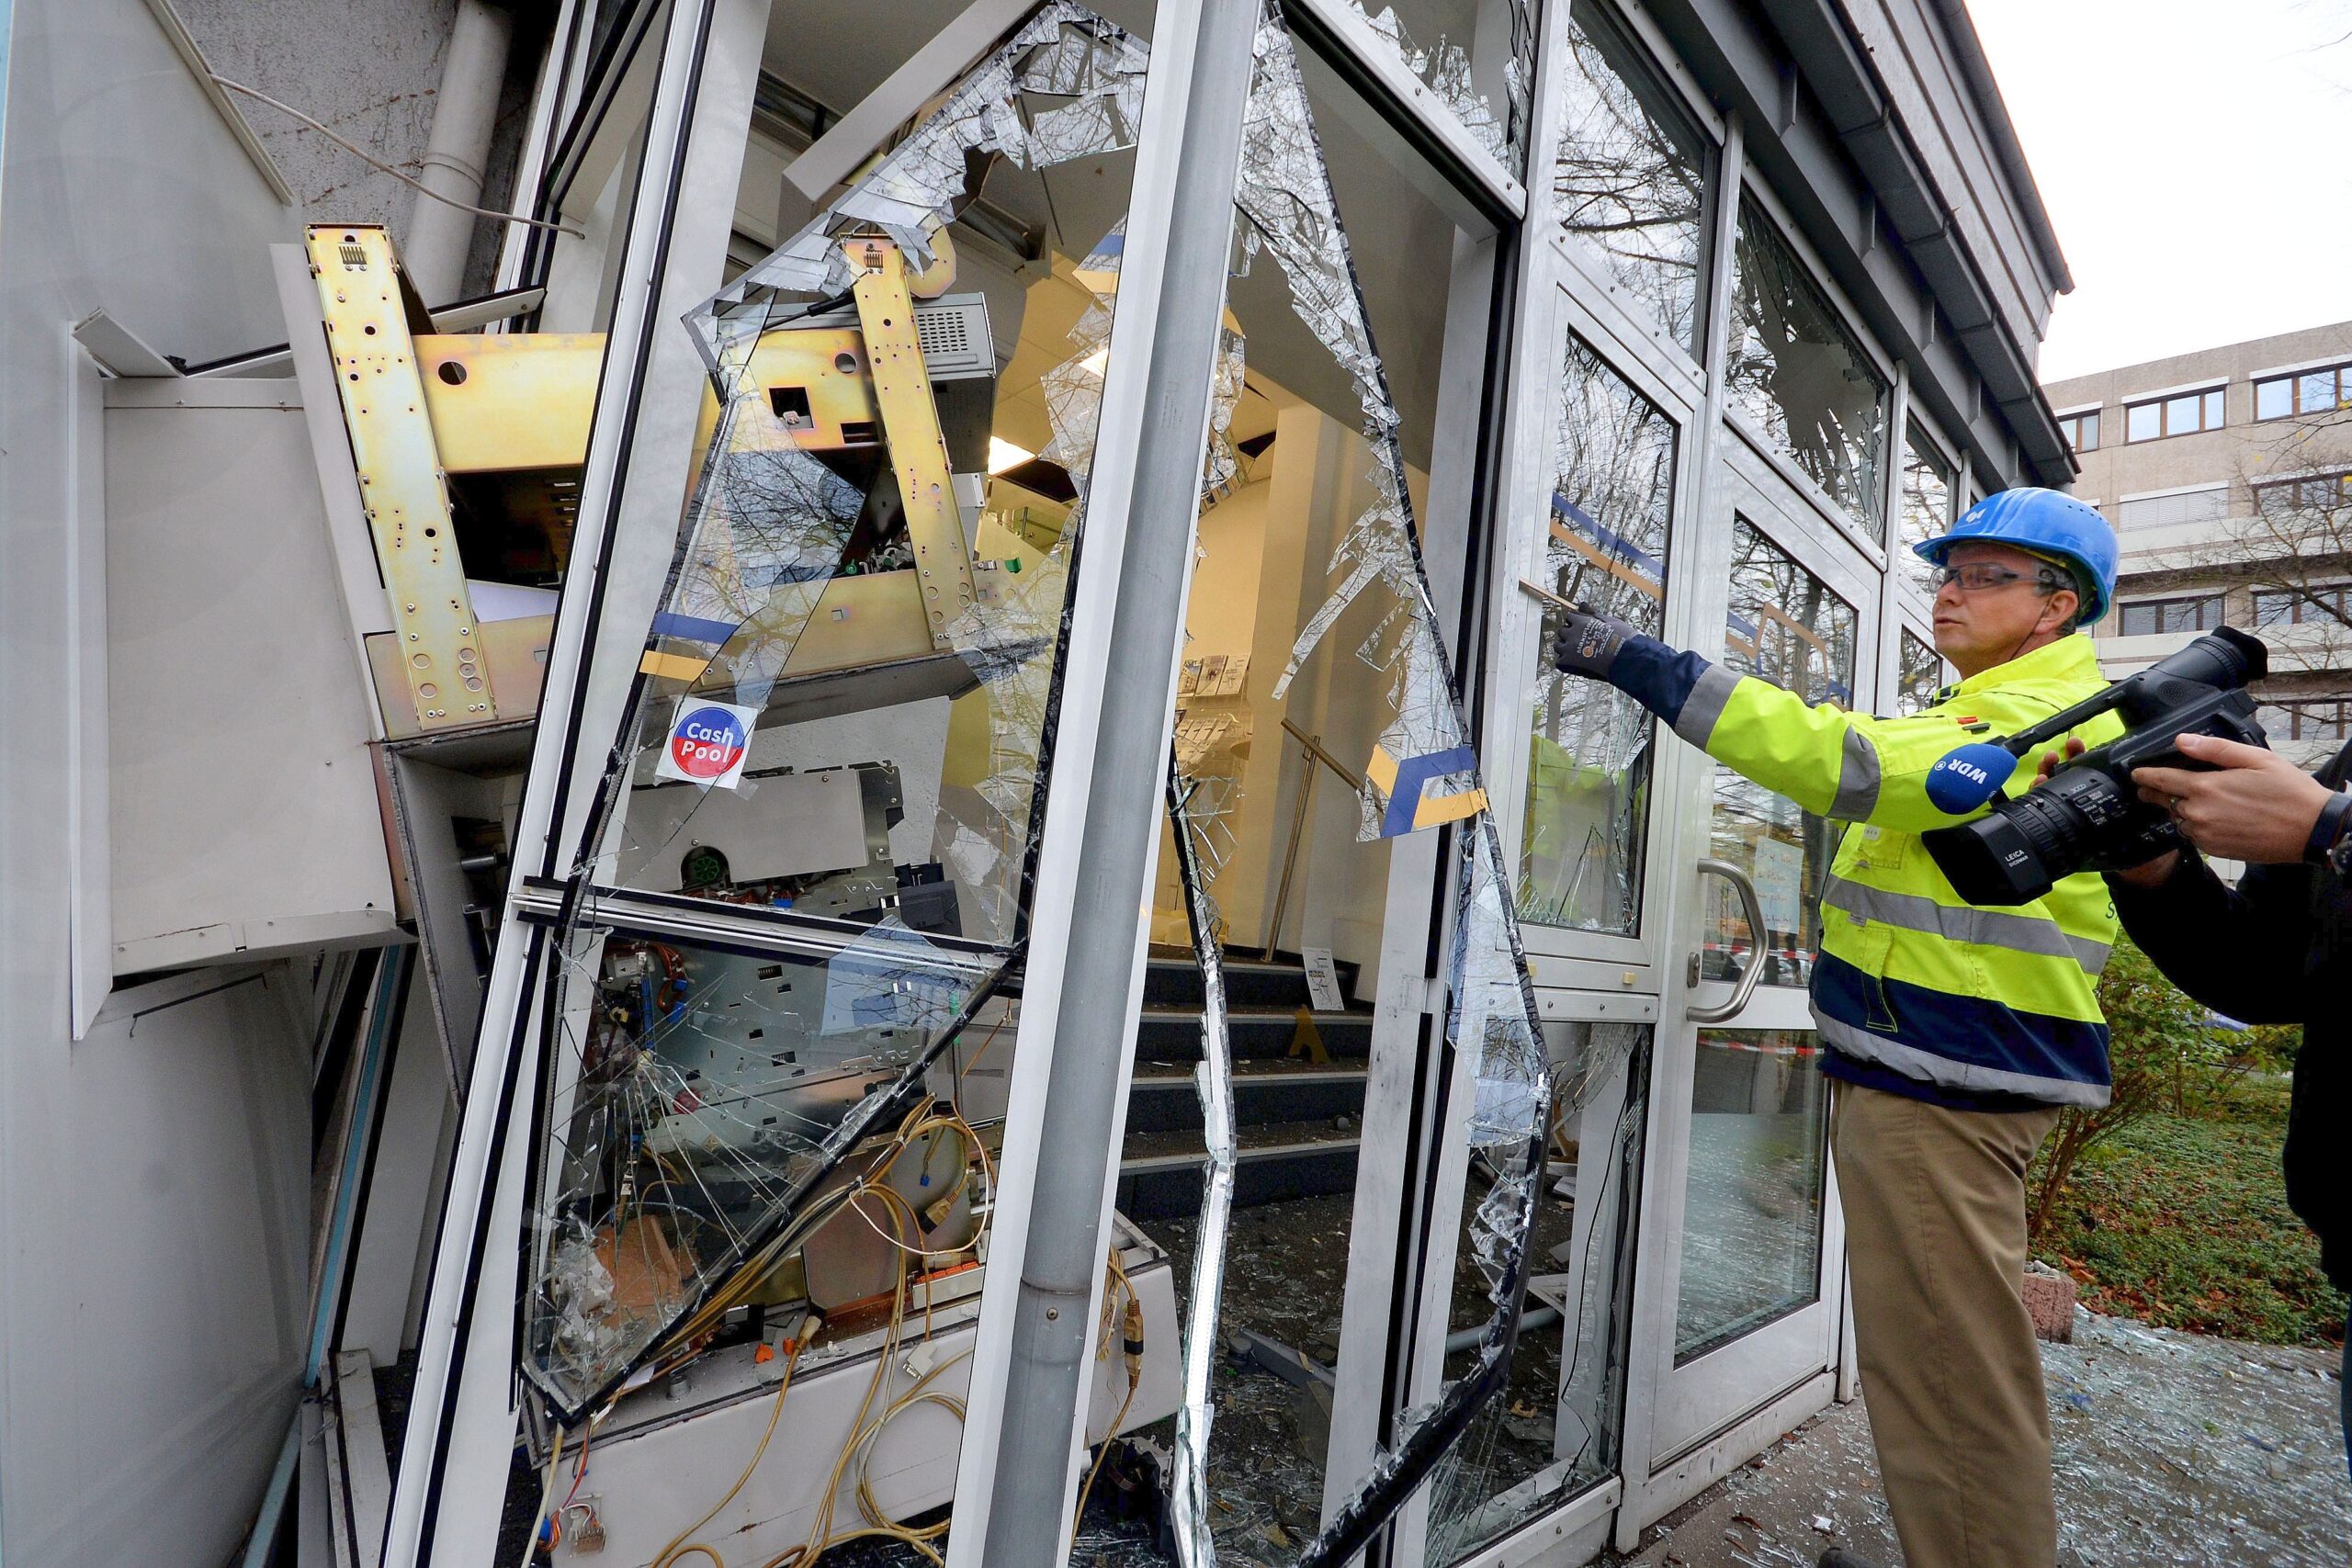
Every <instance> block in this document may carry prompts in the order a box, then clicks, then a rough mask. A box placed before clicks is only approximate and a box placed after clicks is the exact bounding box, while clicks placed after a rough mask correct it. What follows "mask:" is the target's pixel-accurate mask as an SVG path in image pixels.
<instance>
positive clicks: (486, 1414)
mask: <svg viewBox="0 0 2352 1568" xmlns="http://www.w3.org/2000/svg"><path fill="white" fill-rule="evenodd" d="M767 9H768V7H767V0H673V6H672V8H671V9H670V10H669V12H668V14H667V17H666V19H665V22H664V24H663V26H662V29H661V32H660V36H659V40H658V48H659V50H660V54H659V56H658V71H657V74H656V81H655V84H654V87H653V96H652V101H651V103H650V107H649V113H648V120H647V140H646V145H647V149H648V155H647V156H646V157H645V158H644V159H643V160H642V162H641V163H640V164H639V168H638V171H637V175H636V179H637V190H636V193H635V199H634V200H633V201H632V202H631V204H630V209H629V218H628V228H627V230H626V231H625V234H624V237H623V240H622V254H623V258H624V264H623V265H622V267H621V269H620V273H619V279H620V283H619V293H618V296H617V298H616V303H615V310H614V314H613V322H612V329H611V331H610V333H608V334H607V336H606V342H605V369H604V374H603V377H602V380H601V384H600V388H599V391H598V396H597V402H596V411H595V414H594V421H593V423H592V424H591V428H590V435H589V443H588V460H587V466H586V468H585V470H584V472H583V474H582V483H581V491H580V494H581V503H580V511H579V514H578V523H577V528H578V532H577V535H576V538H575V548H574V553H573V557H572V561H571V570H570V572H569V574H568V575H567V579H566V582H565V588H564V593H563V596H562V599H561V601H560V604H559V606H558V611H557V616H556V626H555V635H554V639H553V643H552V645H551V647H550V649H549V651H548V672H547V679H546V682H545V688H544V691H545V694H544V697H543V701H542V704H541V708H540V719H539V724H538V728H537V734H536V735H535V737H534V740H533V749H532V761H531V769H530V773H529V775H528V778H527V780H526V785H525V790H524V797H523V804H522V809H521V813H520V817H519V820H518V823H517V827H516V830H515V836H514V840H513V845H514V848H513V860H514V863H515V867H516V869H517V871H518V872H527V871H538V872H541V873H548V872H552V871H555V870H557V869H558V868H559V867H560V866H565V865H566V863H567V850H568V849H569V848H570V847H571V846H572V845H574V844H575V843H576V841H577V839H578V836H579V829H578V823H579V821H580V820H581V818H582V817H583V816H585V815H586V812H587V807H588V802H589V800H590V799H591V798H592V797H593V796H594V794H595V785H596V784H597V783H598V781H599V780H600V779H601V776H602V772H603V769H602V766H601V760H602V759H603V758H604V757H605V753H606V752H607V750H609V739H610V737H611V735H612V734H613V733H614V731H615V729H616V727H617V726H618V724H619V723H620V719H621V715H622V713H623V711H624V710H625V708H626V705H627V701H628V684H629V677H630V675H631V673H633V671H634V670H635V667H636V663H637V654H638V650H639V647H640V645H641V641H642V630H641V628H642V627H643V626H645V624H646V623H647V620H648V619H650V614H651V600H652V597H653V596H654V595H655V594H657V593H658V592H659V591H660V588H661V585H662V581H664V579H665V577H666V574H667V567H668V563H669V558H670V555H671V553H672V547H673V541H674V537H675V532H676V521H677V517H676V509H677V501H676V497H677V496H678V494H679V493H680V492H681V491H682V489H683V487H684V479H685V477H686V474H687V472H688V469H689V467H690V465H691V463H692V461H693V453H692V440H691V437H692V433H693V428H694V421H695V414H696V412H697V411H698V410H699V407H700V402H701V398H702V395H703V389H704V386H705V384H706V381H707V377H706V374H705V372H704V369H703V366H702V361H701V358H700V355H698V354H697V353H696V352H695V347H694V345H693V344H692V342H691V340H690V339H689V338H688V337H687V335H686V334H685V333H684V332H683V331H681V330H679V328H678V326H677V322H678V321H679V318H680V317H681V316H682V315H683V314H684V310H685V309H686V308H687V307H688V306H689V305H691V304H694V303H697V302H699V300H700V299H701V298H702V297H703V295H704V294H705V293H707V285H708V283H709V281H710V280H711V279H714V278H716V277H717V276H718V272H719V267H720V266H721V265H722V264H723V260H724V256H725V246H726V237H727V231H728V222H729V218H730V217H731V215H732V212H733V210H734V202H733V199H732V198H733V193H734V191H735V188H736V186H737V184H738V183H739V181H740V179H741V164H742V153H743V147H744V141H745V131H746V128H748V126H749V125H750V122H751V108H752V90H753V77H754V74H755V73H756V71H757V68H758V61H759V57H760V40H761V39H762V38H763V35H764V32H765V28H766V20H767ZM556 940H557V939H556V938H554V937H552V936H549V935H548V934H547V933H545V932H543V931H540V930H537V929H536V928H535V927H533V926H531V925H530V924H528V923H527V922H526V921H525V920H524V919H522V918H521V916H520V914H519V912H518V910H517V909H516V908H515V906H514V904H513V903H512V901H511V900H510V902H509V905H508V907H507V908H506V910H505V912H504V914H503V919H502V927H501V940H500V941H499V942H498V944H497V948H496V956H495V958H494V959H493V961H492V971H491V978H490V983H489V986H488V987H487V992H486V995H485V998H484V1004H483V1010H482V1023H481V1038H480V1041H479V1043H477V1045H476V1048H475V1052H474V1062H473V1077H472V1080H471V1085H470V1088H469V1092H468V1095H467V1099H466V1103H465V1107H464V1111H463V1113H462V1117H461V1122H460V1128H459V1133H458V1147H457V1150H456V1152H455V1155H454V1156H453V1159H452V1163H451V1173H450V1179H449V1183H448V1198H447V1206H446V1208H445V1210H444V1213H443V1215H442V1221H441V1228H440V1232H439V1235H438V1237H437V1238H436V1241H435V1255H434V1264H433V1275H432V1285H431V1288H430V1292H429V1300H428V1303H427V1306H426V1310H425V1314H424V1329H423V1333H422V1337H421V1340H420V1343H419V1346H418V1365H417V1374H416V1382H415V1386H414V1392H413V1395H412V1402H411V1407H410V1408H411V1416H410V1420H409V1424H408V1429H407V1436H406V1439H405V1443H404V1446H403V1449H402V1457H401V1464H400V1468H399V1476H398V1481H397V1483H396V1485H395V1489H394V1493H393V1498H392V1509H391V1518H390V1527H389V1529H388V1533H387V1538H386V1541H385V1546H384V1553H383V1557H382V1561H383V1562H385V1563H386V1564H389V1565H394V1568H413V1565H414V1564H418V1563H422V1562H449V1563H453V1564H454V1563H468V1564H470V1563H474V1562H483V1561H486V1560H487V1559H488V1557H489V1555H490V1552H491V1548H492V1540H493V1538H494V1536H495V1533H496V1530H497V1519H498V1510H499V1506H500V1504H501V1502H502V1500H503V1495H504V1492H505V1478H506V1471H507V1456H508V1451H509V1450H510V1448H511V1446H512V1443H513V1438H514V1431H515V1428H514V1420H515V1410H514V1406H513V1404H512V1394H511V1390H512V1387H513V1382H514V1352H515V1332H516V1328H517V1320H516V1316H515V1301H516V1299H517V1297H516V1287H517V1285H518V1283H519V1281H518V1279H517V1270H518V1269H519V1267H520V1262H521V1247H520V1245H519V1243H520V1237H521V1234H522V1226H523V1223H524V1222H523V1210H524V1206H525V1197H524V1188H525V1185H526V1178H525V1173H526V1168H527V1166H528V1163H529V1153H530V1151H529V1147H528V1145H529V1140H530V1136H531V1133H532V1129H533V1127H534V1126H535V1124H536V1121H537V1115H536V1105H535V1100H536V1089H537V1076H538V1075H537V1062H538V1059H539V1055H540V1052H541V1050H542V1048H543V1047H544V1044H545V1042H543V1041H541V1040H538V1039H537V1038H536V1035H535V1031H534V1024H535V1022H536V1021H537V1007H538V1004H539V1001H540V998H541V997H542V995H543V994H544V990H543V988H544V987H547V986H548V985H551V984H553V983H554V981H553V979H552V978H551V977H550V976H549V974H548V966H549V965H550V964H553V963H556V962H560V955H557V954H555V953H554V948H555V945H556Z"/></svg>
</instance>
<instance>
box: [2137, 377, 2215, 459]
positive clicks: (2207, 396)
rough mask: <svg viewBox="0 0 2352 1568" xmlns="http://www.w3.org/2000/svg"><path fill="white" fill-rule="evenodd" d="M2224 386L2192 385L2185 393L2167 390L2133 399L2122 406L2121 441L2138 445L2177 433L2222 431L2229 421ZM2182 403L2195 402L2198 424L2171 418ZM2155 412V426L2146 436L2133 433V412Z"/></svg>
mask: <svg viewBox="0 0 2352 1568" xmlns="http://www.w3.org/2000/svg"><path fill="white" fill-rule="evenodd" d="M2228 390H2229V389H2228V388H2227V386H2225V385H2224V386H2213V387H2194V388H2191V389H2188V391H2185V392H2166V393H2164V394H2163V395H2161V396H2158V397H2153V398H2133V399H2131V400H2129V401H2127V402H2126V403H2125V404H2124V405H2123V441H2124V445H2126V446H2140V445H2142V444H2143V443H2146V442H2150V441H2168V440H2170V439H2172V438H2173V437H2174V436H2177V435H2202V434H2205V433H2206V432H2207V431H2210V430H2221V429H2223V428H2225V427H2226V426H2227V425H2228V423H2229V418H2228V408H2227V404H2228V401H2229V399H2228V396H2227V394H2228ZM2182 403H2194V404H2195V412H2196V420H2197V423H2194V424H2188V423H2183V424H2178V425H2177V424H2176V423H2174V420H2173V412H2174V410H2175V408H2176V407H2177V405H2179V404H2182ZM2150 410H2154V412H2155V420H2156V428H2155V430H2154V433H2152V434H2146V435H2134V434H2131V425H2132V420H2133V417H2134V416H2135V415H2142V414H2145V413H2147V412H2149V411H2150Z"/></svg>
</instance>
